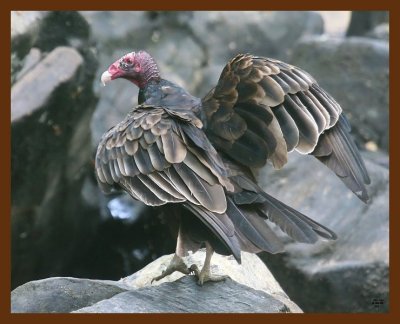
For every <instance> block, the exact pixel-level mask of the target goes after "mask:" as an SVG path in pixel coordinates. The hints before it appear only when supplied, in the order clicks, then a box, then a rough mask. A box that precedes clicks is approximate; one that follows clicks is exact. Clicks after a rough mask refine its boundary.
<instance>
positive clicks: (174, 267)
mask: <svg viewBox="0 0 400 324" xmlns="http://www.w3.org/2000/svg"><path fill="white" fill-rule="evenodd" d="M175 271H179V272H182V273H184V274H190V272H191V270H190V269H189V268H188V267H187V265H186V264H185V262H183V260H182V258H181V257H180V256H178V255H177V254H176V253H175V254H174V257H173V258H172V260H171V262H170V263H169V265H168V267H167V269H165V270H164V271H163V272H162V273H161V274H160V275H159V276H157V277H154V278H153V279H152V280H151V282H153V281H158V280H160V279H162V278H164V277H166V276H168V275H170V274H171V273H174V272H175Z"/></svg>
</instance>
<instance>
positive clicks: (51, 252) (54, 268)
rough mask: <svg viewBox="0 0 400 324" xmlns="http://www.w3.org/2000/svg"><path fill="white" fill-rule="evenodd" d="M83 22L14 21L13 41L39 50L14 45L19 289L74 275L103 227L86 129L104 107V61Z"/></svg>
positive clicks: (55, 18)
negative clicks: (100, 100) (91, 187)
mask: <svg viewBox="0 0 400 324" xmlns="http://www.w3.org/2000/svg"><path fill="white" fill-rule="evenodd" d="M31 16H32V17H33V18H32V19H31V20H29V19H27V20H26V21H25V20H24V19H22V18H23V17H27V18H29V17H31ZM82 19H83V18H82V17H81V16H80V15H79V14H78V13H76V12H46V13H40V12H39V13H32V12H23V13H19V12H18V13H14V14H13V15H12V24H11V25H12V29H13V30H14V31H15V32H14V34H13V35H14V36H13V37H15V39H19V38H25V39H28V38H29V39H30V40H31V41H30V43H29V45H30V46H32V48H31V49H30V50H26V51H22V50H20V49H19V47H18V46H19V45H18V42H12V51H15V52H16V53H18V55H20V56H19V58H20V59H22V60H23V61H24V63H25V68H24V69H23V70H20V72H21V73H19V74H18V78H16V79H15V83H14V85H13V86H12V89H11V163H12V170H11V179H12V182H11V223H12V242H11V243H12V287H16V286H17V285H20V284H21V283H24V282H27V281H29V280H32V279H39V278H43V277H48V276H51V275H52V274H61V273H63V272H66V271H67V270H66V269H67V268H68V269H71V268H70V266H71V263H72V260H73V259H74V258H75V257H77V256H79V255H80V253H81V252H83V251H84V247H85V244H84V242H86V244H87V242H88V238H90V237H91V235H92V234H93V231H94V229H95V227H96V226H97V223H98V216H97V215H98V209H99V207H98V203H96V204H95V205H93V203H92V204H88V202H87V201H86V200H85V199H86V198H85V197H84V196H83V195H82V191H83V186H84V183H85V180H87V179H90V178H93V167H92V165H91V154H92V151H91V146H90V130H89V128H88V127H87V125H89V123H90V119H91V116H92V113H93V110H94V108H95V105H96V100H97V99H96V97H95V95H94V93H93V91H92V82H93V76H94V73H95V71H96V68H97V60H96V58H95V57H94V56H93V51H92V48H91V46H90V44H89V43H88V42H89V40H88V30H87V29H86V30H83V28H84V27H85V26H84V25H83V24H81V23H82ZM74 27H80V30H79V31H75V30H73V29H74ZM86 27H87V26H86ZM32 35H34V36H32ZM73 45H74V46H73ZM24 55H26V56H24Z"/></svg>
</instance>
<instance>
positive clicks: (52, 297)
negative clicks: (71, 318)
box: [11, 277, 127, 313]
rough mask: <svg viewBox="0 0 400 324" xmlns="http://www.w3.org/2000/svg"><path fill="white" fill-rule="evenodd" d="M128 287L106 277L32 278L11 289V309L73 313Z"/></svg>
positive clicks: (20, 311) (14, 310)
mask: <svg viewBox="0 0 400 324" xmlns="http://www.w3.org/2000/svg"><path fill="white" fill-rule="evenodd" d="M126 290H127V289H126V288H124V287H123V286H122V285H120V284H118V283H116V282H112V281H106V280H89V279H77V278H62V277H54V278H48V279H43V280H37V281H30V282H28V283H26V284H24V285H22V286H19V287H18V288H16V289H14V290H13V291H12V292H11V312H12V313H69V312H72V311H74V310H78V309H80V308H82V307H87V306H90V305H93V304H95V303H97V302H98V301H101V300H103V299H107V298H111V297H112V296H114V295H116V294H119V293H121V292H124V291H126Z"/></svg>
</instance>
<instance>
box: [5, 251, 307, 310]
mask: <svg viewBox="0 0 400 324" xmlns="http://www.w3.org/2000/svg"><path fill="white" fill-rule="evenodd" d="M171 258H172V255H168V256H164V257H161V258H159V259H158V260H156V261H154V262H153V263H151V264H149V265H148V266H146V267H145V268H144V269H142V270H140V271H139V272H137V273H135V274H133V275H131V276H129V277H127V278H123V279H121V280H120V281H114V282H113V281H105V280H88V279H77V278H49V279H44V280H39V281H32V282H29V283H26V284H24V285H22V286H20V287H18V288H16V289H15V290H14V291H13V292H12V294H11V311H12V312H13V313H26V312H31V313H65V312H76V313H289V312H295V313H298V312H301V310H300V308H299V307H298V306H297V305H296V304H295V303H293V302H292V301H291V300H290V299H289V298H288V297H287V295H286V294H285V293H284V292H283V290H282V289H281V287H280V286H279V284H278V283H277V282H276V280H275V279H274V277H273V276H272V275H271V273H270V272H269V270H268V269H267V268H266V266H265V265H264V264H263V263H262V262H261V260H260V259H258V258H257V257H256V256H255V255H251V254H248V253H243V260H242V266H240V265H238V264H237V262H236V261H235V260H234V259H233V258H231V257H224V256H221V255H217V254H215V255H214V257H213V262H212V271H213V273H215V274H226V275H229V276H230V278H228V279H226V280H225V281H222V282H216V283H214V282H208V283H205V284H204V285H203V286H201V287H200V286H198V285H197V284H196V279H195V277H194V276H183V275H182V274H180V273H179V274H178V273H174V274H173V275H170V276H168V277H166V278H164V279H163V280H161V281H159V282H155V283H154V284H151V279H152V278H153V277H154V276H157V275H158V274H160V272H161V271H162V270H163V268H165V267H166V265H167V263H168V262H169V261H170V259H171ZM204 258H205V252H204V251H199V252H197V253H195V254H191V255H189V256H188V257H187V258H185V261H186V263H187V264H188V265H189V264H192V263H196V264H199V265H200V264H201V263H202V262H203V261H204Z"/></svg>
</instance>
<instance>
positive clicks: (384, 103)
mask: <svg viewBox="0 0 400 324" xmlns="http://www.w3.org/2000/svg"><path fill="white" fill-rule="evenodd" d="M289 62H290V63H292V64H293V65H296V66H299V67H301V68H302V69H304V70H306V71H308V72H309V73H310V74H311V75H313V76H314V78H315V79H316V80H317V82H318V83H319V84H320V85H321V86H322V87H323V88H324V89H325V90H326V91H327V92H329V93H330V94H331V95H332V96H333V97H334V98H335V99H336V100H337V101H338V102H339V104H340V105H341V106H342V108H343V110H344V112H345V114H346V116H347V117H348V118H349V120H350V123H351V125H352V127H353V135H354V136H355V137H356V138H357V139H358V140H359V141H360V142H361V143H368V142H371V143H374V144H375V146H377V147H378V148H381V149H383V150H388V139H389V128H388V127H387V126H388V123H389V44H388V42H386V41H383V40H377V39H371V38H362V37H350V38H345V39H339V38H331V37H326V36H321V37H310V38H307V39H303V40H301V41H299V42H298V43H297V45H295V46H294V47H293V50H292V53H291V56H290V59H289Z"/></svg>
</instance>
